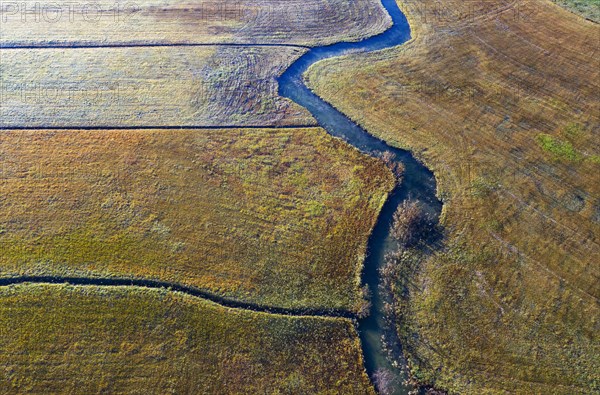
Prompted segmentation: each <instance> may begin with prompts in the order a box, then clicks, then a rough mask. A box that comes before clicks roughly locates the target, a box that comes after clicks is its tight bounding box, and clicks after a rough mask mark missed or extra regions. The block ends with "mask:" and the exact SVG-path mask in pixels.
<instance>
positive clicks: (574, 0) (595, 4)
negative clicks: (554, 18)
mask: <svg viewBox="0 0 600 395" xmlns="http://www.w3.org/2000/svg"><path fill="white" fill-rule="evenodd" d="M552 1H554V2H555V3H556V4H559V5H561V6H562V7H565V8H566V9H568V10H571V11H573V12H575V13H576V14H579V15H581V16H583V17H584V18H589V19H591V20H592V21H594V22H596V23H600V0H552Z"/></svg>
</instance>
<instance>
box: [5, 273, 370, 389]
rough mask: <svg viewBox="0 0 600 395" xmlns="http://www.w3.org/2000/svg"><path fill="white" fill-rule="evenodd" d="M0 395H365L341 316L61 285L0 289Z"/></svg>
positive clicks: (356, 353)
mask: <svg viewBox="0 0 600 395" xmlns="http://www.w3.org/2000/svg"><path fill="white" fill-rule="evenodd" d="M0 393H1V394H12V393H20V394H24V393H64V394H67V393H68V394H99V393H111V394H160V395H163V394H207V393H210V394H223V393H228V394H298V393H311V394H317V393H320V394H374V392H373V390H372V388H371V386H370V383H369V379H368V377H367V375H366V373H365V371H364V368H363V364H362V355H361V351H360V342H359V340H358V336H357V334H356V331H355V329H354V327H353V324H352V322H351V321H349V320H346V319H339V318H309V317H289V316H280V315H273V314H264V313H255V312H252V311H244V310H235V309H228V308H224V307H221V306H218V305H216V304H213V303H210V302H206V301H203V300H201V299H197V298H193V297H189V296H187V295H184V294H179V293H174V292H169V291H167V290H163V291H158V290H148V289H142V288H134V287H127V288H113V287H90V286H85V287H71V286H66V285H19V286H11V287H1V288H0Z"/></svg>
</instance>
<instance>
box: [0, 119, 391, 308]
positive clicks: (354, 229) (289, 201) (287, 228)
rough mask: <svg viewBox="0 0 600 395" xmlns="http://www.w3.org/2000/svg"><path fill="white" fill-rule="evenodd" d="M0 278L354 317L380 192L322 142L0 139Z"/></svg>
mask: <svg viewBox="0 0 600 395" xmlns="http://www.w3.org/2000/svg"><path fill="white" fill-rule="evenodd" d="M0 147H1V149H0V155H1V156H2V158H3V166H4V167H3V169H2V170H3V171H2V173H3V174H2V181H1V183H0V191H1V195H2V201H1V202H0V207H1V209H0V232H1V234H0V245H1V248H2V251H3V254H2V256H1V257H0V273H1V276H3V277H10V276H19V275H60V276H69V275H71V276H73V275H78V276H92V277H107V276H108V277H125V278H128V277H132V278H142V279H143V278H151V279H155V280H163V281H170V282H173V283H179V284H185V285H189V286H194V287H197V288H201V289H204V290H207V291H210V292H212V293H215V294H219V295H222V296H227V297H231V298H236V299H239V300H243V301H249V302H256V303H260V304H263V305H269V306H279V307H288V308H313V309H319V308H322V309H345V310H350V311H357V310H358V309H359V307H360V303H361V298H360V289H359V287H360V278H359V276H360V272H361V269H362V263H363V259H364V255H365V250H366V242H367V238H368V236H369V234H370V231H371V228H372V226H373V225H374V221H375V218H376V214H377V212H378V211H379V209H380V207H381V206H382V205H383V202H384V201H385V198H386V196H387V192H388V191H389V190H390V189H391V188H392V187H393V184H394V181H393V177H392V176H391V174H389V171H388V170H387V168H385V166H384V165H383V164H382V163H381V162H378V161H376V160H375V159H365V158H363V156H362V155H360V154H359V153H358V152H357V151H355V150H354V149H353V148H351V147H349V146H347V145H345V144H343V143H342V142H340V141H338V140H335V139H333V138H331V137H329V136H328V135H327V134H326V133H325V132H324V131H323V130H322V129H319V128H309V129H237V130H236V129H215V130H166V131H165V130H142V131H123V130H119V131H107V130H100V131H84V130H76V131H71V130H67V131H65V130H62V131H39V130H38V131H35V130H34V131H21V130H18V131H8V130H5V131H3V133H2V135H1V136H0Z"/></svg>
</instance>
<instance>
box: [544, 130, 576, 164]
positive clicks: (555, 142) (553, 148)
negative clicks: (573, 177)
mask: <svg viewBox="0 0 600 395" xmlns="http://www.w3.org/2000/svg"><path fill="white" fill-rule="evenodd" d="M536 140H537V142H538V144H539V145H540V147H541V148H542V149H543V150H544V151H546V152H548V153H550V154H551V155H552V156H553V158H554V159H558V160H567V161H570V162H578V161H580V160H581V158H582V156H581V154H580V153H579V152H578V151H577V150H576V149H575V148H574V147H573V145H572V144H571V143H570V142H568V141H562V140H560V139H558V138H556V137H553V136H550V135H549V134H546V133H541V134H539V135H538V136H537V138H536Z"/></svg>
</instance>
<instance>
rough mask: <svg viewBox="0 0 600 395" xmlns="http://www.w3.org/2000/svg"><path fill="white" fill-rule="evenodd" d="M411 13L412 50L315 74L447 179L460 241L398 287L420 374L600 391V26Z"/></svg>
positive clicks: (504, 386)
mask: <svg viewBox="0 0 600 395" xmlns="http://www.w3.org/2000/svg"><path fill="white" fill-rule="evenodd" d="M399 4H400V5H401V7H402V9H403V10H404V11H405V12H406V14H407V15H408V18H409V20H410V22H411V26H412V29H413V37H414V38H413V40H411V41H410V42H409V43H407V44H406V45H404V46H401V47H398V48H394V49H392V50H386V51H381V52H378V53H374V54H369V55H354V56H349V57H345V58H338V59H333V60H328V61H325V62H322V63H319V64H317V65H315V66H313V68H312V69H311V70H309V73H308V77H307V79H308V81H309V85H310V86H311V87H312V88H313V89H315V91H316V92H317V93H318V94H319V95H321V96H322V97H324V98H325V99H326V100H328V101H330V102H331V103H332V104H334V105H335V106H336V107H338V108H339V109H341V110H342V111H343V112H344V113H346V114H347V115H349V116H350V117H351V118H353V119H355V120H357V121H358V122H359V123H361V124H362V125H363V126H365V127H366V128H367V129H368V130H369V131H370V132H371V133H373V134H375V135H377V136H379V137H381V138H384V139H385V140H387V141H388V142H390V143H392V144H394V145H397V146H401V147H406V148H409V149H411V150H412V151H414V152H415V153H416V154H417V156H418V157H419V158H421V159H422V160H423V161H424V162H425V163H426V164H427V165H428V166H429V167H430V168H432V169H433V170H434V171H435V173H436V176H437V179H438V183H439V184H438V188H439V191H438V193H439V196H440V197H441V198H442V199H443V200H444V203H445V209H444V215H443V219H442V222H443V225H444V226H445V229H446V233H447V235H446V239H445V246H444V248H443V249H441V250H440V251H438V252H436V253H435V254H434V256H433V257H432V258H430V259H428V260H427V261H425V262H422V263H421V264H420V265H419V266H417V267H412V268H407V270H408V269H411V270H412V271H411V273H410V278H409V281H408V280H406V277H404V279H403V280H402V279H400V280H399V281H401V284H400V285H405V286H406V287H407V288H408V290H409V298H408V301H406V300H405V299H402V300H400V302H401V303H399V304H401V305H402V309H401V310H400V311H399V314H400V315H401V317H402V319H401V320H400V322H399V328H400V331H401V335H402V338H403V339H404V341H405V343H406V350H407V353H408V355H409V358H410V360H411V364H412V368H413V373H414V375H415V376H416V377H417V378H418V379H420V380H421V381H424V382H427V383H432V384H434V385H436V386H437V387H440V388H442V389H447V390H449V391H450V392H453V393H454V392H457V393H467V394H482V393H494V394H495V393H527V394H530V393H553V394H554V393H556V394H559V393H560V394H575V393H578V394H589V393H594V391H596V392H597V391H600V374H599V373H598V372H600V336H599V335H598V333H600V307H599V303H598V298H599V297H600V286H599V278H600V267H599V266H598V262H600V244H599V242H600V167H599V166H600V164H599V163H600V162H599V158H600V156H599V155H600V146H599V143H598V142H599V137H600V136H599V135H600V126H599V120H600V87H599V81H600V58H598V56H597V54H598V51H599V50H600V42H599V37H600V26H598V25H597V24H594V23H592V22H589V21H586V20H584V19H582V18H580V17H578V16H576V15H575V14H572V13H569V12H567V11H564V10H562V9H561V8H560V7H558V6H556V5H554V4H552V3H550V2H548V1H539V2H527V3H524V2H507V1H501V2H494V3H491V2H485V1H467V2H465V1H423V2H420V3H415V2H404V1H400V2H399ZM405 275H406V273H405ZM398 289H400V291H401V292H399V294H402V297H403V298H404V297H405V296H406V294H405V292H404V291H405V289H403V287H399V288H398Z"/></svg>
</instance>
